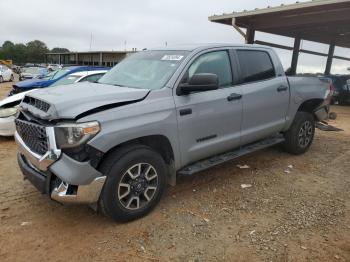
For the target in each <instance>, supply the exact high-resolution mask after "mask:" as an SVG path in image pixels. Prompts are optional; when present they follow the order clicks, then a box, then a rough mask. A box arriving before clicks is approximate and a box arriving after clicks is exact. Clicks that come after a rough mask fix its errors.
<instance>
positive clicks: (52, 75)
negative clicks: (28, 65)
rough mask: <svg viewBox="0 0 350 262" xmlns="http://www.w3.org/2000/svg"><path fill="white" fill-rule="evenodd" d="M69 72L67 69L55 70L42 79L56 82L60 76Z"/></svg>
mask: <svg viewBox="0 0 350 262" xmlns="http://www.w3.org/2000/svg"><path fill="white" fill-rule="evenodd" d="M69 71H70V70H68V69H61V70H57V71H53V72H51V73H49V74H47V75H46V76H45V77H44V78H43V79H44V80H56V79H58V78H60V77H61V76H63V75H65V74H67V73H68V72H69Z"/></svg>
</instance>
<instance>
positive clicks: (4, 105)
mask: <svg viewBox="0 0 350 262" xmlns="http://www.w3.org/2000/svg"><path fill="white" fill-rule="evenodd" d="M107 71H108V70H98V71H82V72H77V73H72V74H70V75H67V76H66V77H64V78H62V79H60V80H59V81H57V82H55V83H54V84H52V85H51V86H49V87H46V88H50V87H52V86H59V85H69V84H73V83H78V82H85V81H89V82H96V81H97V80H98V79H100V78H101V77H102V76H103V75H104V74H105V73H106V72H107ZM35 90H37V89H33V90H29V91H27V92H23V93H19V94H16V95H13V96H9V97H7V98H5V99H4V100H2V101H0V136H13V135H14V134H15V119H16V115H17V112H18V106H19V104H20V103H21V101H22V99H23V98H24V96H25V95H26V94H28V93H29V92H33V91H35Z"/></svg>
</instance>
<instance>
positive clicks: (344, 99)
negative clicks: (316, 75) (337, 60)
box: [320, 75, 350, 105]
mask: <svg viewBox="0 0 350 262" xmlns="http://www.w3.org/2000/svg"><path fill="white" fill-rule="evenodd" d="M320 79H329V80H330V81H331V84H332V86H333V89H334V91H333V96H332V104H339V105H343V104H346V103H348V102H349V93H348V88H347V81H348V80H349V79H350V75H325V76H321V77H320Z"/></svg>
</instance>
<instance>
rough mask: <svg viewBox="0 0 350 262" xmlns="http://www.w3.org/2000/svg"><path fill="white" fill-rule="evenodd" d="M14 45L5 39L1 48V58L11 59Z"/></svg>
mask: <svg viewBox="0 0 350 262" xmlns="http://www.w3.org/2000/svg"><path fill="white" fill-rule="evenodd" d="M14 47H15V45H14V44H13V43H12V42H11V41H5V42H4V43H3V45H2V48H1V54H0V58H1V59H12V57H13V55H14V53H15V48H14Z"/></svg>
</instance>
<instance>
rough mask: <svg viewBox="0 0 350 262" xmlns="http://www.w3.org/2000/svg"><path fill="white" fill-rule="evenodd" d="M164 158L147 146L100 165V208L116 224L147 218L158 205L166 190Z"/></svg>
mask: <svg viewBox="0 0 350 262" xmlns="http://www.w3.org/2000/svg"><path fill="white" fill-rule="evenodd" d="M166 170H167V169H166V164H165V162H164V160H163V158H162V157H161V156H160V155H159V154H158V153H157V152H155V151H153V150H152V149H151V148H149V147H146V146H133V147H130V148H126V149H125V148H124V149H123V150H121V151H119V152H116V153H115V154H114V155H112V156H110V157H109V158H108V159H107V160H106V161H105V163H103V167H102V172H103V173H104V174H105V175H106V176H107V179H106V183H105V185H104V188H103V190H102V193H101V196H100V200H99V208H100V210H101V211H102V212H103V213H105V214H106V215H107V216H110V217H111V218H112V219H113V220H115V221H117V222H127V221H131V220H135V219H138V218H141V217H143V216H145V215H147V214H148V213H149V212H151V211H152V209H153V208H154V207H155V206H156V205H157V204H158V202H159V201H160V198H161V196H162V193H163V191H164V188H165V186H166Z"/></svg>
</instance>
